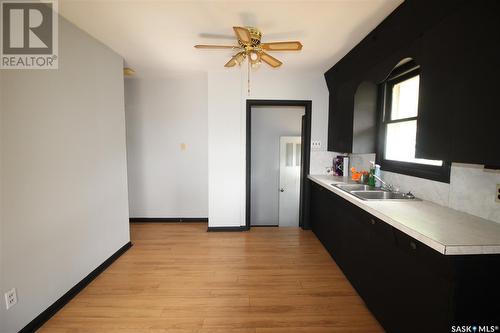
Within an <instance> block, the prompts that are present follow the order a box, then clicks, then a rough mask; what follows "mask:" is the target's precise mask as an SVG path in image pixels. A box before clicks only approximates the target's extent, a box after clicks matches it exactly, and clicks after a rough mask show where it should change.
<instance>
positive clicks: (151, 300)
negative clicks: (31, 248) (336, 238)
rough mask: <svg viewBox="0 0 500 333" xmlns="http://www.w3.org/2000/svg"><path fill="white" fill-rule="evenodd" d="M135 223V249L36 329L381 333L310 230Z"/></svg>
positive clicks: (155, 332) (129, 332)
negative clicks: (214, 228) (227, 229)
mask: <svg viewBox="0 0 500 333" xmlns="http://www.w3.org/2000/svg"><path fill="white" fill-rule="evenodd" d="M206 229H207V225H206V224H204V223H185V224H157V223H155V224H132V225H131V238H132V242H133V244H134V246H133V247H132V248H131V249H130V250H129V251H127V252H126V253H125V254H124V255H123V256H121V257H120V258H119V259H118V260H117V261H116V262H115V263H113V265H111V266H110V267H109V268H108V269H107V270H106V271H105V272H103V273H102V274H101V275H100V276H98V277H97V278H96V279H95V280H94V281H93V282H92V283H91V284H90V285H89V286H87V287H86V288H85V289H84V290H83V291H82V292H80V293H79V294H78V295H77V296H76V297H75V298H74V299H73V300H72V301H71V302H70V303H68V304H67V305H66V306H65V307H64V308H63V309H61V311H59V312H58V313H57V314H56V315H55V316H54V317H53V318H52V319H51V320H49V321H48V322H47V323H46V324H45V325H44V326H43V327H42V328H41V329H40V330H39V332H56V333H59V332H68V333H69V332H71V333H75V332H76V333H80V332H113V333H115V332H116V333H143V332H144V333H145V332H148V333H160V332H161V333H174V332H175V333H181V332H200V333H208V332H211V333H214V332H235V333H268V332H277V333H292V332H302V333H319V332H321V333H323V332H360V333H361V332H363V333H371V332H383V329H382V328H381V327H380V325H379V324H378V323H377V321H376V320H375V319H374V317H373V316H372V315H371V313H370V312H369V311H368V310H367V308H366V306H365V304H364V303H363V301H362V300H361V298H360V297H359V296H358V295H357V294H356V292H355V291H354V289H353V288H352V286H351V285H350V284H349V282H348V281H347V280H346V278H345V277H344V275H343V274H342V272H341V271H340V269H339V268H338V267H337V265H336V264H335V262H334V261H333V260H332V259H331V257H330V256H329V255H328V253H327V252H326V250H325V249H324V248H323V247H322V245H321V243H320V242H319V241H318V239H317V238H316V237H315V236H314V234H313V233H312V232H311V231H303V230H300V229H298V228H252V230H251V231H249V232H210V233H209V232H206Z"/></svg>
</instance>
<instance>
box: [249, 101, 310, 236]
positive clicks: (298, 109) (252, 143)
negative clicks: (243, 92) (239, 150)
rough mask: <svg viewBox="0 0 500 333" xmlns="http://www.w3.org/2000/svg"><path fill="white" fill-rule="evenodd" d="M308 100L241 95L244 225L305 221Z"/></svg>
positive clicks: (285, 223)
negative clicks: (243, 111) (243, 110)
mask: <svg viewBox="0 0 500 333" xmlns="http://www.w3.org/2000/svg"><path fill="white" fill-rule="evenodd" d="M311 104H312V103H311V101H295V100H247V117H246V118H247V125H246V127H247V128H246V129H247V131H246V133H247V138H246V157H247V158H246V227H247V228H250V227H252V226H295V227H297V226H300V227H303V228H304V227H305V223H304V220H305V218H304V217H305V216H306V214H305V212H306V209H307V207H306V202H305V200H304V198H305V197H306V195H305V193H304V192H305V190H306V186H305V184H306V177H307V174H308V172H309V153H310V141H311V135H310V131H311Z"/></svg>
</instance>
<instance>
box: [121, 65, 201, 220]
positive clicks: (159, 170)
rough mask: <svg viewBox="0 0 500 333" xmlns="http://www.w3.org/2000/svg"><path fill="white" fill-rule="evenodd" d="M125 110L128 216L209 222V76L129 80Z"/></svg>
mask: <svg viewBox="0 0 500 333" xmlns="http://www.w3.org/2000/svg"><path fill="white" fill-rule="evenodd" d="M125 110H126V120H127V121H126V122H127V160H128V183H129V205H130V216H131V217H184V218H186V217H205V218H206V217H207V216H208V178H207V173H208V171H207V168H208V147H207V138H208V127H207V120H208V119H207V74H206V73H186V74H182V75H175V76H170V77H165V78H137V79H136V78H131V79H126V80H125ZM182 144H184V146H182ZM183 148H184V149H183Z"/></svg>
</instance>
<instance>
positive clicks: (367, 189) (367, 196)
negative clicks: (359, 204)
mask: <svg viewBox="0 0 500 333" xmlns="http://www.w3.org/2000/svg"><path fill="white" fill-rule="evenodd" d="M332 185H333V186H335V187H336V188H338V189H341V190H342V191H344V192H347V193H350V194H352V195H354V196H355V197H357V198H359V199H361V200H366V201H375V200H404V201H408V200H417V201H418V200H420V199H417V198H415V196H414V195H413V194H411V193H406V194H405V193H400V192H391V191H387V190H383V189H381V188H379V187H373V186H368V185H363V184H332Z"/></svg>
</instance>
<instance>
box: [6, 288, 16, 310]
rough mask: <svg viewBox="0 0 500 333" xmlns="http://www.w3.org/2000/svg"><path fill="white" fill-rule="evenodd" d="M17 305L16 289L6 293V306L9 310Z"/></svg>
mask: <svg viewBox="0 0 500 333" xmlns="http://www.w3.org/2000/svg"><path fill="white" fill-rule="evenodd" d="M16 303H17V294H16V288H12V289H11V290H9V291H8V292H6V293H5V306H6V308H7V310H8V309H10V308H11V307H13V306H14V305H16Z"/></svg>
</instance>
